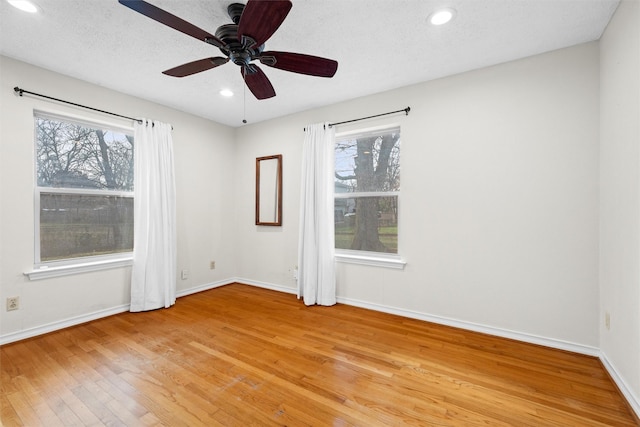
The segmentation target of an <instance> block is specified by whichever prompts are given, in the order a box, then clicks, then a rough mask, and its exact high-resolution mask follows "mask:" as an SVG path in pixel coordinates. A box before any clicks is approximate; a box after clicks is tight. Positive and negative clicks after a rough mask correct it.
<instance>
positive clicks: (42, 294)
mask: <svg viewBox="0 0 640 427" xmlns="http://www.w3.org/2000/svg"><path fill="white" fill-rule="evenodd" d="M0 76H1V77H2V79H1V81H0V141H1V143H0V194H1V198H0V204H1V209H0V301H2V303H3V305H2V309H1V310H0V337H2V338H3V340H5V341H6V340H7V339H11V338H12V337H13V338H15V337H20V336H21V334H22V335H29V334H30V333H32V332H33V331H34V330H36V331H37V330H40V329H42V328H44V329H46V328H47V327H48V326H56V325H59V324H62V325H63V324H64V322H66V321H73V319H74V318H80V319H82V318H86V317H87V316H89V317H90V316H91V315H100V314H104V313H109V312H111V311H113V310H122V309H123V308H125V309H126V306H127V305H128V303H129V299H130V298H129V295H130V278H129V275H130V268H128V267H126V268H116V269H112V270H106V271H99V272H93V273H86V274H79V275H74V276H65V277H60V278H55V279H48V280H41V281H29V280H28V279H27V278H26V277H25V276H24V275H23V272H25V271H27V270H29V269H31V268H32V267H33V253H34V226H33V220H34V215H33V197H34V196H33V185H34V160H33V159H34V157H33V152H34V136H33V129H34V124H33V110H34V109H36V108H37V109H42V110H47V111H57V112H67V113H71V114H75V115H82V116H84V117H87V118H93V119H96V120H101V121H109V122H116V123H120V124H122V125H131V123H130V122H129V121H127V120H120V119H118V118H112V117H110V116H105V115H103V114H99V113H95V114H94V113H91V112H88V111H86V110H82V109H76V108H74V107H70V106H65V105H62V104H57V103H55V102H51V101H45V100H41V99H37V98H34V97H30V96H28V95H25V96H24V97H19V96H17V95H15V94H14V91H13V87H14V86H20V87H22V88H23V89H26V90H29V91H33V92H38V93H43V94H46V95H49V96H53V97H57V98H62V99H67V100H70V101H74V102H77V103H80V104H85V105H90V106H93V107H96V108H100V109H104V110H108V111H113V112H116V113H120V114H123V115H127V116H132V117H147V118H152V119H157V120H162V121H165V122H169V123H171V124H172V125H173V127H174V132H173V138H174V150H175V163H176V169H177V172H176V187H177V203H178V208H177V222H178V269H179V270H181V269H189V270H190V278H189V279H188V280H184V281H183V280H179V279H178V293H181V292H182V293H184V292H188V291H190V290H193V289H197V287H198V286H202V285H203V284H210V283H216V282H218V281H221V280H227V279H229V278H230V277H233V276H234V274H235V269H236V267H235V257H234V253H235V251H234V246H233V245H234V242H235V240H234V233H233V227H232V226H231V224H233V217H234V214H233V170H234V168H233V160H234V158H235V153H234V151H235V144H234V138H235V137H234V135H235V131H234V130H233V129H232V128H229V127H226V126H222V125H219V124H216V123H212V122H210V121H208V120H205V119H201V118H197V117H194V116H191V115H188V114H185V113H181V112H179V111H175V110H172V109H169V108H166V107H163V106H160V105H157V104H153V103H150V102H146V101H143V100H140V99H137V98H134V97H131V96H127V95H124V94H122V93H118V92H114V91H110V90H107V89H104V88H102V87H99V86H95V85H91V84H88V83H85V82H81V81H78V80H75V79H72V78H69V77H65V76H62V75H59V74H55V73H52V72H49V71H46V70H43V69H41V68H37V67H33V66H30V65H27V64H25V63H22V62H19V61H15V60H13V59H10V58H6V57H0ZM210 260H215V261H216V269H215V270H210V269H209V261H210ZM8 296H19V297H20V305H21V307H20V309H19V310H17V311H12V312H7V311H5V309H4V301H5V298H6V297H8ZM61 322H62V323H61Z"/></svg>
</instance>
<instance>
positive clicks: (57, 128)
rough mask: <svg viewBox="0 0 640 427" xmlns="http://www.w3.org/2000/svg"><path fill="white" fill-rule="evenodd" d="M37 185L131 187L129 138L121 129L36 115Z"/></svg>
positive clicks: (130, 143)
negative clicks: (106, 128)
mask: <svg viewBox="0 0 640 427" xmlns="http://www.w3.org/2000/svg"><path fill="white" fill-rule="evenodd" d="M35 124H36V173H37V182H38V186H40V187H58V188H91V189H110V190H122V191H133V138H132V137H131V136H130V135H125V134H124V133H121V132H116V131H111V130H104V129H97V128H92V127H90V126H88V125H81V124H77V123H71V122H64V121H59V120H55V119H49V118H44V117H36V118H35Z"/></svg>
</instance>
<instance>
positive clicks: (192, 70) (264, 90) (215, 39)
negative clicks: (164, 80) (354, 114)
mask: <svg viewBox="0 0 640 427" xmlns="http://www.w3.org/2000/svg"><path fill="white" fill-rule="evenodd" d="M118 1H119V2H120V4H122V5H124V6H126V7H128V8H130V9H132V10H134V11H136V12H138V13H140V14H142V15H145V16H146V17H148V18H151V19H153V20H154V21H157V22H160V23H161V24H164V25H166V26H168V27H171V28H173V29H175V30H177V31H180V32H182V33H184V34H187V35H189V36H192V37H194V38H197V39H198V40H201V41H204V42H205V43H208V44H211V45H213V46H215V47H217V48H218V49H220V51H221V52H222V54H224V55H225V56H224V57H220V56H217V57H212V58H204V59H199V60H196V61H192V62H188V63H186V64H182V65H179V66H177V67H174V68H171V69H169V70H166V71H163V74H166V75H169V76H173V77H186V76H190V75H192V74H196V73H200V72H202V71H206V70H210V69H212V68H215V67H219V66H220V65H224V64H226V63H227V62H230V61H231V62H232V63H234V64H235V65H237V66H239V67H240V73H241V75H242V78H243V80H244V82H245V84H246V86H247V87H248V88H249V90H250V91H251V93H253V95H254V96H255V97H256V98H257V99H268V98H271V97H273V96H275V95H276V92H275V90H274V88H273V86H272V85H271V82H270V81H269V79H268V78H267V76H266V74H265V73H264V72H263V71H262V69H261V68H260V67H258V65H257V64H256V63H255V62H256V61H259V62H260V63H261V64H263V65H266V66H268V67H272V68H277V69H280V70H284V71H289V72H293V73H298V74H306V75H309V76H317V77H333V76H334V75H335V73H336V71H337V69H338V63H337V62H336V61H334V60H332V59H327V58H322V57H318V56H313V55H305V54H301V53H292V52H281V51H265V50H264V48H265V42H266V41H267V40H268V39H269V38H270V37H271V36H272V35H273V34H274V33H275V32H276V30H277V29H278V28H279V27H280V25H281V24H282V23H283V22H284V19H285V18H286V17H287V15H288V13H289V11H290V10H291V7H292V6H293V4H292V3H291V1H290V0H270V1H260V0H249V1H248V2H247V4H246V5H244V4H242V3H232V4H230V5H229V6H228V7H227V14H228V15H229V17H230V18H231V21H232V22H233V23H232V24H224V25H221V26H220V27H218V29H217V30H216V31H215V34H210V33H208V32H207V31H204V30H202V29H200V28H198V27H196V26H195V25H193V24H191V23H189V22H187V21H185V20H183V19H181V18H179V17H177V16H175V15H172V14H171V13H169V12H166V11H164V10H162V9H160V8H158V7H156V6H154V5H152V4H150V3H147V2H145V1H142V0H118Z"/></svg>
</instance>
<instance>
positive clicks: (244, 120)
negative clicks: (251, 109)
mask: <svg viewBox="0 0 640 427" xmlns="http://www.w3.org/2000/svg"><path fill="white" fill-rule="evenodd" d="M246 76H247V70H246V69H245V68H243V69H242V80H243V81H244V85H243V86H242V123H245V124H246V123H247V80H246Z"/></svg>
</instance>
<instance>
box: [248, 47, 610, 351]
mask: <svg viewBox="0 0 640 427" xmlns="http://www.w3.org/2000/svg"><path fill="white" fill-rule="evenodd" d="M598 79H599V73H598V44H597V43H589V44H585V45H580V46H576V47H572V48H568V49H563V50H559V51H555V52H551V53H547V54H544V55H539V56H535V57H531V58H528V59H523V60H519V61H515V62H511V63H507V64H502V65H498V66H495V67H491V68H487V69H482V70H477V71H473V72H469V73H465V74H461V75H457V76H453V77H450V78H445V79H440V80H436V81H431V82H426V83H423V84H419V85H415V86H411V87H407V88H403V89H399V90H394V91H391V92H386V93H382V94H378V95H374V96H369V97H365V98H361V99H356V100H353V101H349V102H345V103H341V104H338V105H332V106H331V107H328V108H322V109H317V110H313V111H309V112H304V113H300V114H295V115H292V116H289V117H285V118H281V119H276V120H271V121H269V122H266V123H258V124H255V125H249V126H246V127H243V128H240V129H239V130H238V132H237V144H238V151H237V158H236V164H237V165H238V168H237V175H236V193H237V194H238V195H240V198H239V199H238V200H237V206H238V211H237V212H238V217H237V220H238V223H237V230H238V234H237V237H238V240H239V246H238V248H240V250H239V251H238V254H237V256H238V276H239V277H241V278H246V279H250V280H252V281H253V282H254V283H256V284H260V285H263V286H271V287H276V288H280V289H282V290H288V291H291V292H293V290H294V289H295V281H293V280H292V279H291V278H290V274H289V270H290V269H291V268H292V266H295V263H296V248H297V232H298V201H299V194H298V193H299V184H298V183H299V176H300V168H299V164H300V155H301V144H302V140H303V127H304V126H305V125H306V124H308V123H312V122H322V121H341V120H345V119H351V118H356V117H361V116H368V115H372V114H377V113H381V112H385V111H392V110H398V109H401V108H405V107H406V106H410V107H411V113H410V114H409V115H408V116H406V117H405V116H404V115H402V114H400V115H397V116H389V117H386V118H381V119H376V120H370V121H368V122H360V123H358V124H357V126H361V127H366V126H374V125H380V124H383V123H399V124H400V125H401V126H402V153H401V163H402V185H401V187H402V188H401V201H400V212H399V216H400V219H399V220H400V231H399V239H400V252H401V255H402V256H404V257H405V258H406V260H407V266H406V268H405V270H404V271H396V270H389V269H384V268H377V267H367V266H358V265H346V264H339V269H338V296H339V298H340V299H341V300H342V301H348V302H350V303H353V304H359V305H365V306H371V307H376V308H380V309H387V310H392V311H393V310H395V311H400V312H403V313H413V314H416V315H418V316H420V315H425V316H439V317H442V318H445V319H447V320H454V321H461V322H465V324H467V325H479V326H486V327H490V328H492V329H493V330H494V331H496V330H497V331H503V332H505V333H507V334H508V333H509V332H511V331H513V332H516V333H518V334H525V335H527V336H528V337H529V338H535V337H545V338H547V339H550V340H553V341H555V342H556V343H558V344H560V345H564V344H566V345H567V346H569V347H570V346H572V345H574V344H576V345H577V346H578V347H581V350H583V351H586V352H593V351H594V349H595V348H596V347H597V346H598V319H597V316H596V315H595V313H597V312H598V309H599V308H598V130H599V127H598V120H599V113H598V99H599V95H598V87H599V80H598ZM354 127H355V126H354V125H351V126H350V127H349V129H352V128H354ZM345 129H346V128H345V127H339V128H338V129H337V130H338V131H341V130H345ZM269 154H283V155H284V166H285V168H284V186H283V188H284V202H285V207H284V226H283V227H282V229H280V230H267V229H264V228H259V227H256V226H254V225H253V191H254V190H253V189H254V182H253V177H254V170H253V166H252V164H253V163H252V162H253V161H254V160H255V157H257V156H260V155H269Z"/></svg>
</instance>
